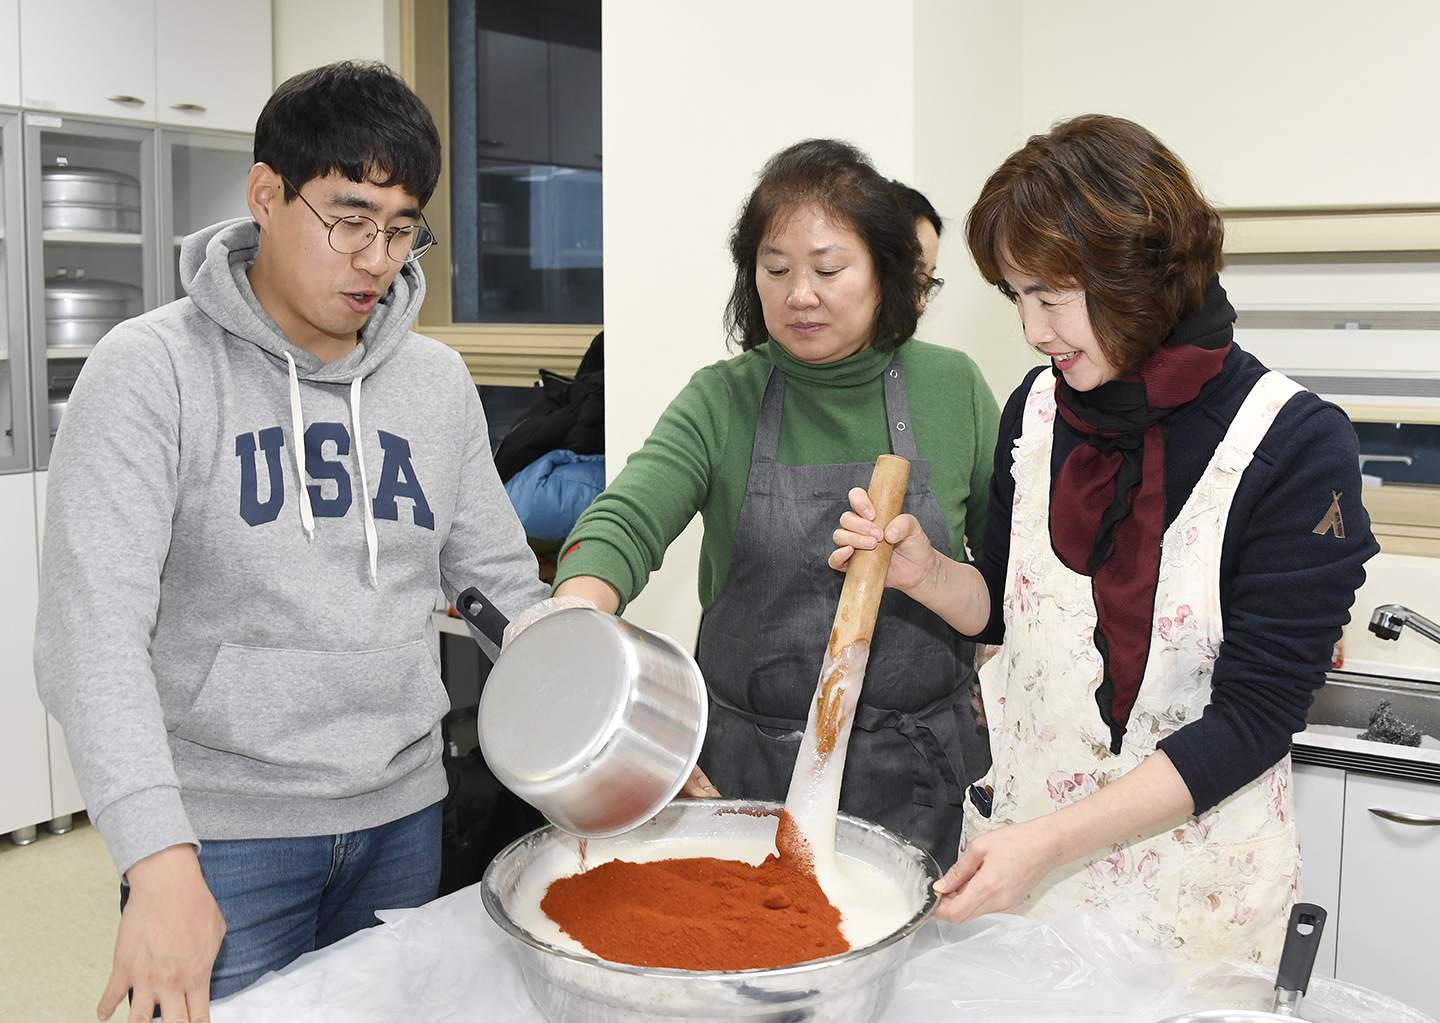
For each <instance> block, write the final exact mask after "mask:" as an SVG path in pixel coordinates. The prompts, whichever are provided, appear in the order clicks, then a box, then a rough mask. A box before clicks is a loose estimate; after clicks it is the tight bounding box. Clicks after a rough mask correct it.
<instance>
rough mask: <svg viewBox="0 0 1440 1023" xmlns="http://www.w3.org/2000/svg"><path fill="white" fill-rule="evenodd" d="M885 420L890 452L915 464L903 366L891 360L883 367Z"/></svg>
mask: <svg viewBox="0 0 1440 1023" xmlns="http://www.w3.org/2000/svg"><path fill="white" fill-rule="evenodd" d="M884 381H885V418H886V419H887V420H889V423H890V451H891V453H892V454H896V455H899V456H900V457H901V458H903V459H905V460H906V461H907V462H915V461H918V460H919V458H920V452H919V451H918V450H917V449H916V447H915V431H914V430H913V429H912V428H911V423H910V399H909V398H908V397H907V396H906V394H905V364H904V363H903V362H901V361H900V360H899V359H891V360H890V365H889V366H887V367H885V376H884Z"/></svg>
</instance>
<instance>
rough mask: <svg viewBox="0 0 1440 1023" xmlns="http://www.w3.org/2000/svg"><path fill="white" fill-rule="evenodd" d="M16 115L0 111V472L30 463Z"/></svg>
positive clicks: (20, 173) (21, 198)
mask: <svg viewBox="0 0 1440 1023" xmlns="http://www.w3.org/2000/svg"><path fill="white" fill-rule="evenodd" d="M20 138H21V129H20V115H19V114H14V113H6V112H4V111H0V472H19V471H22V470H25V469H29V468H30V467H31V460H30V458H31V451H30V401H29V396H30V387H29V371H28V368H27V367H28V365H29V360H28V359H27V358H26V355H27V353H28V349H29V345H28V344H27V339H26V334H25V232H24V231H23V230H21V226H22V225H23V224H24V222H25V218H24V215H23V210H24V208H25V207H24V201H25V199H24V185H23V167H22V161H21V159H20V146H21V143H20Z"/></svg>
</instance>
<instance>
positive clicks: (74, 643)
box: [35, 63, 548, 1023]
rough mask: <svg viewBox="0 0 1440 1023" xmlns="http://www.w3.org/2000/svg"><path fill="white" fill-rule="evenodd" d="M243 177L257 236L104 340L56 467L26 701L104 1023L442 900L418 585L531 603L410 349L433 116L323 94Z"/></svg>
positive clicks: (349, 89) (469, 443) (284, 121)
mask: <svg viewBox="0 0 1440 1023" xmlns="http://www.w3.org/2000/svg"><path fill="white" fill-rule="evenodd" d="M255 160H256V164H255V167H254V168H253V169H252V171H251V173H250V178H249V182H248V186H247V198H248V201H249V206H250V210H251V212H252V213H253V215H254V216H253V219H251V218H244V219H240V220H233V221H229V222H227V223H223V224H217V225H215V226H213V227H210V228H208V229H206V230H204V231H201V232H199V233H198V234H195V235H192V236H190V237H189V238H187V239H185V242H184V246H183V248H182V251H181V257H180V262H181V277H182V279H183V282H184V284H185V290H186V292H187V294H188V297H187V298H184V299H181V300H179V301H177V302H173V303H171V304H170V305H167V306H165V307H163V308H161V309H157V310H155V311H153V312H150V313H146V314H145V315H144V316H141V317H139V318H137V319H134V320H130V321H127V322H125V323H122V324H121V325H120V326H118V327H116V328H115V329H114V330H113V331H111V332H110V334H109V335H107V336H106V338H105V339H104V340H103V341H101V342H100V344H99V345H98V346H97V347H96V349H95V352H94V354H93V355H92V356H90V359H89V361H88V363H87V365H86V366H85V370H84V372H83V373H82V374H81V376H80V379H79V381H78V382H77V383H76V385H75V390H74V393H73V394H72V395H71V398H70V403H69V405H68V407H67V410H66V414H65V422H64V425H63V426H62V428H61V429H60V432H59V435H58V436H57V438H56V440H55V448H54V453H53V455H52V458H51V465H50V478H49V491H48V509H47V515H46V520H45V550H44V559H43V564H42V569H41V575H42V581H41V590H42V599H41V602H40V603H41V610H40V615H39V621H38V627H37V633H36V644H35V651H36V653H35V665H36V674H37V677H38V679H39V685H40V692H41V695H42V697H43V699H44V701H45V704H46V706H47V707H48V708H49V709H50V711H51V713H53V714H54V715H55V716H56V717H57V718H58V719H59V720H60V722H61V724H62V725H63V726H64V729H65V736H66V741H67V743H68V745H69V748H70V755H71V759H72V761H73V762H74V765H75V773H76V777H77V778H78V780H79V783H80V788H81V791H82V792H83V794H84V796H85V802H86V806H87V807H88V808H89V812H90V816H91V819H92V821H93V822H94V823H95V824H96V825H97V826H98V827H99V829H100V831H101V833H102V834H103V835H104V837H105V840H106V842H107V844H108V846H109V849H110V853H111V855H112V856H113V858H114V860H115V864H116V867H117V868H118V869H119V870H120V872H121V874H122V876H123V877H124V879H125V880H126V881H127V882H128V886H127V895H128V901H127V902H126V903H125V906H124V913H123V915H122V917H121V922H120V931H119V936H118V938H117V941H116V950H115V967H114V973H113V974H112V976H111V980H110V984H109V986H108V987H107V989H106V991H105V993H104V995H103V997H102V998H101V1002H100V1007H99V1009H100V1017H101V1019H107V1018H109V1016H110V1013H111V1012H112V1011H113V1010H114V1008H115V1006H116V1005H117V1004H118V1003H119V1001H120V999H121V998H122V997H123V996H124V994H125V992H126V990H127V989H131V992H132V996H131V1014H130V1018H131V1019H133V1020H141V1019H144V1020H148V1019H150V1017H151V1015H152V1011H153V1009H154V1008H155V1007H157V1006H158V1008H159V1010H160V1013H161V1018H162V1019H163V1020H164V1021H166V1023H170V1021H173V1020H189V1021H191V1023H198V1021H200V1020H203V1019H207V1018H208V1016H209V998H211V997H221V996H223V995H226V994H229V993H231V992H233V991H235V990H238V989H239V988H241V987H244V986H245V985H247V984H249V983H250V982H251V981H253V980H254V979H256V978H257V977H259V976H260V975H261V974H262V973H264V972H266V971H267V970H271V969H277V968H279V967H281V966H283V965H285V963H287V962H289V961H290V960H292V959H294V958H295V957H296V956H298V955H300V954H301V953H303V952H306V951H309V950H310V949H312V948H315V947H318V946H321V945H325V944H328V943H330V942H333V941H335V940H338V939H339V938H341V937H343V936H344V935H345V934H347V933H350V932H351V931H354V930H356V929H358V928H360V927H364V926H369V925H371V924H373V923H375V917H374V911H375V910H376V909H384V908H391V907H397V906H411V905H418V904H420V903H422V902H424V901H427V900H428V899H430V898H433V897H434V894H435V888H436V882H437V879H438V875H439V843H440V813H439V802H440V800H441V799H442V798H443V797H444V795H445V791H446V780H445V772H444V770H443V768H442V766H441V763H440V752H441V739H440V719H441V717H442V716H443V715H444V714H445V713H446V711H447V710H448V709H449V701H448V699H447V696H446V693H445V689H444V687H443V686H442V684H441V681H440V675H439V671H438V666H437V663H436V656H435V654H434V646H433V643H432V639H433V627H432V625H431V620H430V613H431V610H432V608H433V606H434V603H435V594H436V589H437V587H443V588H444V590H445V592H446V594H447V595H449V596H450V597H451V599H452V600H453V599H454V596H455V594H456V592H457V591H458V590H460V589H463V588H465V587H466V586H470V585H477V586H479V587H480V588H481V589H482V590H484V591H485V592H486V593H488V594H489V595H490V596H491V598H492V599H493V600H494V601H495V602H496V604H497V605H498V606H499V607H500V609H501V610H503V611H505V612H507V613H508V614H509V615H511V616H512V617H513V616H514V615H515V614H516V613H517V612H519V611H521V610H522V609H524V608H526V607H528V606H529V605H531V604H533V603H534V602H536V601H538V600H540V599H542V598H544V597H545V596H547V594H548V590H547V588H546V587H545V586H543V585H542V584H541V583H540V581H539V579H538V578H537V572H536V562H535V559H534V557H533V556H532V554H531V552H530V550H529V548H528V547H527V546H526V544H525V537H524V534H523V531H522V529H521V526H520V523H519V521H518V520H517V518H516V516H515V513H514V511H513V509H512V508H511V506H510V503H509V501H508V500H507V499H506V496H505V491H504V489H503V488H502V486H501V484H500V480H499V478H498V477H497V475H496V472H495V468H494V464H493V463H492V461H491V457H490V446H489V440H488V437H487V431H486V424H485V415H484V412H483V410H482V409H481V406H480V402H479V399H478V397H477V395H476V391H475V387H474V385H473V383H472V382H471V380H470V376H469V373H468V372H467V371H466V369H465V365H464V363H463V362H462V360H461V359H460V357H459V355H457V354H456V353H455V352H454V351H452V350H450V349H449V348H447V347H445V346H444V345H442V344H440V343H438V342H436V341H433V340H430V339H429V338H425V337H422V336H420V335H418V334H414V333H411V332H410V330H409V326H410V324H411V323H412V322H413V321H414V319H415V317H416V315H417V313H418V312H419V309H420V303H421V300H422V298H423V297H424V294H425V280H424V277H423V276H422V274H421V272H420V268H419V265H418V263H417V262H416V261H415V260H416V258H418V256H419V255H420V254H422V253H423V252H424V250H425V249H426V248H428V247H429V245H430V243H431V241H432V239H431V237H430V233H429V230H428V227H427V226H426V224H425V221H424V218H423V216H422V215H421V210H422V208H423V207H424V205H425V202H426V200H428V199H429V197H430V195H431V193H432V191H433V190H434V188H435V184H436V181H437V180H438V178H439V173H440V142H439V136H438V133H437V132H436V130H435V125H434V122H433V121H432V120H431V117H430V114H429V113H428V111H426V109H425V107H424V106H423V105H422V104H421V103H420V101H419V99H418V98H417V97H416V96H415V95H414V94H413V93H412V92H410V90H409V89H407V88H406V87H405V85H404V84H403V83H402V82H401V81H400V80H399V78H398V77H396V76H395V75H394V74H393V73H392V72H390V71H389V70H388V69H386V68H384V67H383V66H382V65H373V64H356V63H345V64H337V65H331V66H330V67H325V68H320V69H317V70H315V71H311V72H307V73H306V74H303V75H299V76H297V77H295V78H292V79H291V80H290V81H288V82H286V83H285V84H284V85H282V86H280V88H279V89H278V90H277V91H276V93H275V95H274V96H273V97H271V99H270V101H269V103H268V104H267V105H266V107H265V110H264V111H263V112H262V113H261V115H260V119H259V122H258V123H257V125H256V133H255ZM443 268H444V260H443V254H442V260H441V269H442V271H443ZM227 929H228V932H227ZM217 953H218V955H217ZM212 964H213V972H212Z"/></svg>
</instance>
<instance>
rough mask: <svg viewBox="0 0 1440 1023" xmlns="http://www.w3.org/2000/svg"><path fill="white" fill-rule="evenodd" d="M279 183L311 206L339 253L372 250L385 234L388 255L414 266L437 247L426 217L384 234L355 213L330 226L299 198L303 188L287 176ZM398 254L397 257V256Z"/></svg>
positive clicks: (368, 219) (371, 222) (386, 253)
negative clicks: (375, 241) (283, 184)
mask: <svg viewBox="0 0 1440 1023" xmlns="http://www.w3.org/2000/svg"><path fill="white" fill-rule="evenodd" d="M280 180H281V181H284V182H285V184H287V185H290V188H291V190H292V191H294V193H295V194H296V195H297V196H300V201H301V202H303V203H304V204H305V205H306V206H309V207H310V212H311V213H313V214H315V216H316V217H319V219H320V223H322V224H324V225H325V227H326V228H327V229H328V230H329V232H330V247H331V248H332V249H334V250H335V251H336V252H339V253H342V254H344V255H347V256H352V255H354V254H355V253H357V252H361V251H363V250H365V249H367V248H369V247H370V243H371V242H373V241H374V240H375V236H376V235H378V234H382V233H383V234H384V235H385V255H387V256H389V257H390V258H391V259H393V260H395V262H397V263H413V262H415V260H417V259H419V258H420V257H421V256H423V255H425V253H427V252H429V251H430V246H432V245H434V244H435V234H434V232H432V231H431V230H430V225H429V224H428V223H426V222H425V214H423V213H422V214H420V223H418V224H411V225H410V226H409V227H392V228H391V229H390V230H388V231H384V232H382V231H381V230H380V225H379V224H377V223H375V221H373V220H371V219H370V218H369V217H365V216H361V215H359V214H352V215H351V216H348V217H341V218H340V219H339V220H337V221H335V223H333V224H332V223H330V222H329V221H327V220H326V219H325V218H324V217H321V216H320V211H319V210H317V209H316V208H315V207H314V206H310V200H309V199H306V198H305V197H304V196H303V195H300V189H298V188H296V187H295V186H294V185H293V184H291V183H290V179H289V178H287V177H286V176H285V175H283V174H282V175H280ZM397 252H398V255H397Z"/></svg>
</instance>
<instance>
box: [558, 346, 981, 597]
mask: <svg viewBox="0 0 1440 1023" xmlns="http://www.w3.org/2000/svg"><path fill="white" fill-rule="evenodd" d="M894 357H895V358H896V359H898V360H899V361H900V362H902V363H904V365H905V391H906V396H907V397H908V399H909V402H910V419H911V422H912V424H913V428H914V430H915V447H916V449H917V450H918V451H919V454H920V457H921V458H924V459H928V460H929V463H930V489H931V490H932V491H933V492H934V494H935V497H936V500H938V501H939V503H940V509H941V511H942V512H943V513H944V515H945V522H946V523H947V524H948V525H949V527H950V548H951V550H952V551H953V552H954V553H955V556H956V557H957V558H961V557H963V547H962V546H961V545H962V543H963V542H964V541H965V537H967V536H968V537H969V538H970V539H969V545H970V549H971V550H972V551H975V552H976V553H977V554H978V552H979V543H980V539H981V537H982V536H984V534H985V512H986V508H987V502H988V501H989V491H990V473H991V469H992V467H993V464H994V454H995V439H996V432H997V430H998V427H999V420H1000V410H999V409H998V408H997V407H996V404H995V398H994V396H993V395H992V394H991V393H990V388H989V387H988V386H986V384H985V379H984V378H983V377H982V376H981V375H980V371H979V369H978V368H977V367H976V366H975V363H974V362H972V361H971V360H970V358H969V356H967V355H965V354H964V353H963V352H959V351H956V350H954V349H951V348H942V347H940V346H938V345H930V344H925V343H924V342H920V341H910V342H908V343H906V344H904V345H902V346H901V347H900V348H899V349H898V350H897V351H896V352H895V353H894ZM890 358H891V355H890V353H881V352H877V351H875V350H873V349H866V350H865V351H862V352H858V353H856V354H855V355H852V356H850V357H849V358H847V359H842V360H840V361H839V362H834V363H830V364H828V365H824V366H813V365H810V364H808V363H804V362H799V361H797V360H796V359H793V358H791V357H790V355H789V354H788V353H786V351H785V350H784V349H783V348H781V347H780V346H779V345H778V344H776V343H775V342H774V341H770V342H767V343H766V344H763V345H761V346H760V347H758V348H756V349H754V350H753V351H749V352H746V353H745V354H743V355H740V356H737V357H735V358H733V359H728V360H726V361H724V362H717V363H715V364H714V365H711V366H706V367H705V368H704V369H702V370H700V371H699V372H698V373H696V374H695V375H694V376H693V377H691V378H690V383H689V384H687V385H686V386H685V389H684V390H683V391H681V392H680V393H679V395H677V396H676V398H675V400H674V401H672V402H671V403H670V407H669V408H667V409H666V410H665V412H664V414H663V415H661V417H660V421H659V422H658V423H656V424H655V430H654V432H653V433H651V434H650V436H649V438H648V439H647V440H646V441H645V444H644V446H642V447H641V448H640V450H639V451H636V452H635V453H634V454H632V455H631V456H630V458H629V460H628V461H627V462H626V463H625V468H624V469H623V470H622V471H621V472H620V475H619V476H617V477H616V478H615V482H614V483H612V484H610V486H609V487H607V488H606V489H605V491H604V493H602V494H601V495H600V496H599V497H597V498H596V499H595V502H594V503H593V504H592V505H590V507H589V509H588V510H586V512H585V514H583V515H582V516H580V521H579V522H577V523H576V524H575V528H574V529H573V530H571V532H570V537H569V539H568V540H567V541H566V550H567V552H568V553H566V555H565V557H564V559H563V560H562V561H561V563H560V570H559V573H558V574H557V576H556V578H555V584H556V585H557V586H558V585H559V584H560V583H562V582H564V581H565V580H566V579H569V578H572V577H574V576H581V575H592V576H598V577H599V578H601V579H604V580H605V581H606V582H608V583H610V584H611V585H612V586H614V587H615V589H617V590H618V591H619V592H620V598H621V601H622V610H623V604H624V603H628V602H629V601H631V600H633V599H634V598H635V596H636V594H638V593H639V592H640V591H641V589H643V588H644V586H645V583H646V581H647V580H648V579H649V577H650V573H651V572H653V571H655V570H656V569H657V568H659V567H660V563H661V561H662V560H663V558H664V556H665V549H666V548H667V547H669V546H670V543H671V541H673V540H674V539H675V538H676V537H677V536H679V535H680V532H681V531H682V530H683V529H684V528H685V527H686V526H687V525H689V524H690V520H691V519H692V518H694V516H695V513H696V512H697V511H698V512H699V513H700V515H701V516H702V517H703V518H704V522H705V538H704V540H703V541H702V543H701V547H700V604H701V606H702V607H709V606H710V604H711V603H713V602H714V600H715V598H716V596H718V595H719V593H720V589H721V587H722V586H723V585H724V583H725V576H726V573H727V572H728V571H729V570H730V552H731V548H732V547H733V545H734V542H735V525H736V523H737V522H738V521H739V519H740V505H741V503H742V502H743V501H744V500H745V484H746V481H747V480H748V479H749V476H750V456H751V452H752V449H753V447H754V445H755V424H756V421H757V420H758V419H759V416H760V399H761V398H762V397H763V395H764V393H765V382H766V380H767V378H768V377H769V374H770V367H771V365H772V364H773V365H775V366H778V367H779V368H780V369H781V370H782V371H783V372H784V373H785V375H786V378H787V380H786V387H785V410H784V415H783V417H782V419H781V423H780V450H779V452H778V453H777V457H778V459H779V460H780V462H781V463H782V464H785V465H826V464H831V463H836V462H868V461H873V460H874V459H875V458H877V457H879V456H880V455H882V454H888V453H889V452H890V434H889V428H888V425H887V421H886V415H885V394H884V385H883V381H882V379H881V374H882V372H883V371H884V369H885V367H886V366H888V365H889V364H890ZM838 524H839V521H838V516H837V521H836V525H838Z"/></svg>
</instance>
